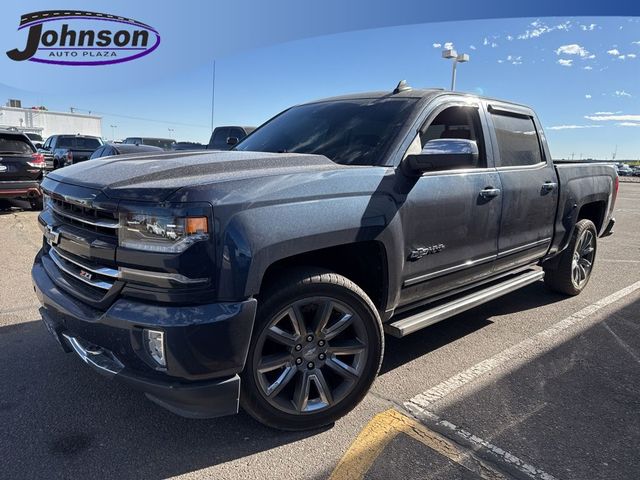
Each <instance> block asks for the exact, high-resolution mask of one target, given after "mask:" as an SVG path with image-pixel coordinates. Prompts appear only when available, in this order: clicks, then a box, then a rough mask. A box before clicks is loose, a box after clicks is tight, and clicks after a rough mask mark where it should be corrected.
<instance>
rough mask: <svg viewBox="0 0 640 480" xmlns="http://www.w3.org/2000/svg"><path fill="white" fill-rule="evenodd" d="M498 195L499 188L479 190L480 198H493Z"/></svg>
mask: <svg viewBox="0 0 640 480" xmlns="http://www.w3.org/2000/svg"><path fill="white" fill-rule="evenodd" d="M498 195H500V189H499V188H493V187H487V188H485V189H483V190H480V196H481V197H482V198H494V197H497V196H498Z"/></svg>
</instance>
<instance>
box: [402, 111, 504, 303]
mask: <svg viewBox="0 0 640 480" xmlns="http://www.w3.org/2000/svg"><path fill="white" fill-rule="evenodd" d="M429 118H431V120H427V124H426V128H423V129H421V132H422V133H421V134H420V135H418V136H417V137H416V139H415V140H414V143H413V144H412V146H411V147H410V148H409V150H410V152H408V153H414V152H419V151H420V150H421V148H422V146H423V145H424V144H425V143H426V142H427V141H429V140H432V139H435V138H463V139H469V140H474V141H475V142H476V143H477V145H478V151H479V153H480V155H479V160H478V163H477V165H475V166H474V168H468V169H464V170H454V169H451V170H443V171H437V172H428V173H425V174H423V175H422V176H421V177H420V178H419V179H417V181H416V182H415V184H414V185H413V186H412V187H411V189H410V191H409V193H408V194H407V198H406V201H405V203H404V205H403V207H402V208H401V213H402V220H403V228H404V232H405V268H404V270H403V289H402V294H401V299H400V306H405V305H407V304H411V303H414V302H417V301H419V300H423V299H425V298H427V297H433V296H435V295H437V294H438V293H441V292H443V291H446V290H451V289H454V288H457V287H461V286H464V285H466V284H469V283H471V282H474V281H477V280H480V279H482V278H484V277H487V276H489V275H490V274H491V269H492V267H493V262H494V260H495V258H496V254H497V248H498V245H497V241H498V229H499V225H500V213H501V207H502V199H501V198H500V192H501V184H500V177H499V175H498V172H497V171H496V170H495V168H494V167H493V158H492V154H491V152H492V149H491V146H490V145H488V142H485V138H489V135H488V131H487V129H486V124H485V121H484V115H483V114H482V111H481V110H480V109H479V106H478V105H470V104H466V103H465V104H464V105H456V104H450V103H449V104H448V103H445V104H443V105H440V106H439V107H438V108H437V109H436V110H435V111H434V112H433V114H431V115H430V116H429ZM483 190H484V191H492V195H486V192H485V193H482V192H483Z"/></svg>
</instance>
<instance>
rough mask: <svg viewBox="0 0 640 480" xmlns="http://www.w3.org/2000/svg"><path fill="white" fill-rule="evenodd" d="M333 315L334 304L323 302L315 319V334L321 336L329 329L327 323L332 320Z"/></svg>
mask: <svg viewBox="0 0 640 480" xmlns="http://www.w3.org/2000/svg"><path fill="white" fill-rule="evenodd" d="M331 313H333V302H331V301H326V302H323V303H322V305H320V306H319V307H318V311H317V312H316V318H315V334H316V336H317V335H320V333H322V332H323V331H324V329H325V328H326V327H327V323H328V322H329V319H330V318H331Z"/></svg>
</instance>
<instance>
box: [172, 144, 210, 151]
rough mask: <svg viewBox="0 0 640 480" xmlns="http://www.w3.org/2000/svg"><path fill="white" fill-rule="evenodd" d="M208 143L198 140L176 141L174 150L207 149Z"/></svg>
mask: <svg viewBox="0 0 640 480" xmlns="http://www.w3.org/2000/svg"><path fill="white" fill-rule="evenodd" d="M206 148H207V146H206V145H203V144H201V143H197V142H176V143H174V144H173V146H172V148H171V149H172V150H205V149H206Z"/></svg>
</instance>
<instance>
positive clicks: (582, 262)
mask: <svg viewBox="0 0 640 480" xmlns="http://www.w3.org/2000/svg"><path fill="white" fill-rule="evenodd" d="M578 263H579V264H580V265H582V268H584V269H590V268H591V262H590V261H589V260H587V259H586V258H581V259H580V261H579V262H578Z"/></svg>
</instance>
